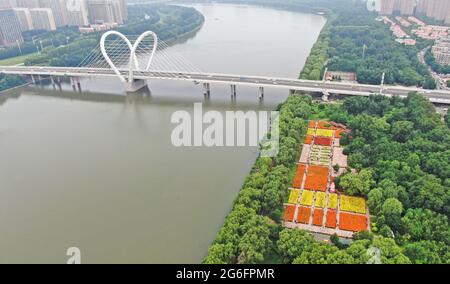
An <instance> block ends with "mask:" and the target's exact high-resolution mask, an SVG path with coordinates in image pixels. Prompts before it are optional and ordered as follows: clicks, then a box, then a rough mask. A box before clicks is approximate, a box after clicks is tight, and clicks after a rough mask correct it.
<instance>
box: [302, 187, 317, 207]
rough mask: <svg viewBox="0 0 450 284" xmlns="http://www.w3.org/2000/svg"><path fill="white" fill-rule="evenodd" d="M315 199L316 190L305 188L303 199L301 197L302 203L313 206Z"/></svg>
mask: <svg viewBox="0 0 450 284" xmlns="http://www.w3.org/2000/svg"><path fill="white" fill-rule="evenodd" d="M313 199H314V191H310V190H303V192H302V199H301V201H300V203H301V204H302V205H308V206H312V204H313Z"/></svg>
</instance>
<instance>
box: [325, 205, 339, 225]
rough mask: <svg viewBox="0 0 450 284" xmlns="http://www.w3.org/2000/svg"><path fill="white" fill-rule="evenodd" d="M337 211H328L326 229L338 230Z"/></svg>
mask: <svg viewBox="0 0 450 284" xmlns="http://www.w3.org/2000/svg"><path fill="white" fill-rule="evenodd" d="M336 215H337V214H336V210H333V209H328V211H327V220H326V221H325V227H328V228H336Z"/></svg>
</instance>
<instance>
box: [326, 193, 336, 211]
mask: <svg viewBox="0 0 450 284" xmlns="http://www.w3.org/2000/svg"><path fill="white" fill-rule="evenodd" d="M337 205H338V195H337V194H336V193H329V194H328V208H331V209H337Z"/></svg>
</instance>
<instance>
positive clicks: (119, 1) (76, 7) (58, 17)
mask: <svg viewBox="0 0 450 284" xmlns="http://www.w3.org/2000/svg"><path fill="white" fill-rule="evenodd" d="M127 19H128V14H127V9H126V0H0V23H1V25H0V46H10V45H14V44H18V43H22V42H23V38H22V34H21V32H25V31H30V30H48V31H53V30H56V29H57V28H58V27H63V26H78V27H80V32H87V31H98V30H104V29H109V28H112V27H116V26H117V25H120V24H123V23H124V22H125V21H127Z"/></svg>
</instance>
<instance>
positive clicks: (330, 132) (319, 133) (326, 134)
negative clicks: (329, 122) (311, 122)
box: [308, 129, 334, 137]
mask: <svg viewBox="0 0 450 284" xmlns="http://www.w3.org/2000/svg"><path fill="white" fill-rule="evenodd" d="M333 132H334V130H329V129H317V130H316V136H323V137H332V136H333ZM308 134H309V133H308Z"/></svg>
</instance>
